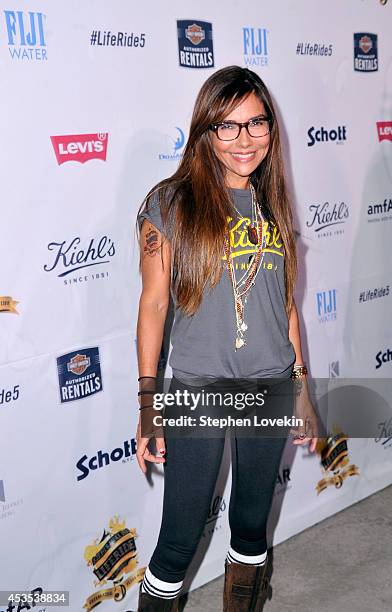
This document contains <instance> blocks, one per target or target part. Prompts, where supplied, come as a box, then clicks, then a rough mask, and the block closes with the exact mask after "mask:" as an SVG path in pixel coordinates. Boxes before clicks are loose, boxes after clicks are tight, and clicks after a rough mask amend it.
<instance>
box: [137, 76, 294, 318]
mask: <svg viewBox="0 0 392 612" xmlns="http://www.w3.org/2000/svg"><path fill="white" fill-rule="evenodd" d="M251 93H254V94H255V95H256V96H257V97H258V98H259V100H260V101H261V102H262V103H263V104H264V107H265V109H266V112H267V115H268V118H269V120H270V125H271V129H270V144H269V149H268V152H267V155H266V157H265V158H264V159H263V161H262V162H261V163H260V165H259V166H258V167H257V169H256V170H255V171H254V173H253V174H252V176H251V177H250V180H251V181H252V184H253V186H254V187H255V189H256V193H257V199H258V202H260V203H263V205H264V209H265V207H267V209H268V211H269V214H270V217H271V218H272V219H273V220H274V222H275V223H276V225H277V227H278V229H279V231H280V234H281V238H282V242H283V248H284V253H285V258H284V259H285V285H286V311H287V315H288V316H289V314H290V311H291V306H292V303H293V291H294V285H295V281H296V274H297V257H296V249H295V238H294V230H293V216H292V211H291V207H290V203H289V200H288V196H287V189H286V182H285V177H284V167H283V159H282V153H281V145H280V137H279V126H278V121H277V117H276V114H275V110H274V106H273V103H272V99H271V96H270V94H269V92H268V89H267V87H266V86H265V84H264V82H263V81H262V80H261V79H260V77H259V76H258V75H257V74H256V73H255V72H253V71H251V70H249V69H247V68H241V67H239V66H228V67H226V68H222V69H221V70H218V71H217V72H215V73H214V74H212V75H211V76H210V77H209V79H207V81H206V82H205V83H204V84H203V86H202V88H201V89H200V92H199V94H198V96H197V99H196V102H195V107H194V110H193V115H192V121H191V126H190V130H189V138H188V142H187V144H186V146H185V149H184V153H183V157H182V160H181V163H180V164H179V167H178V169H177V171H176V172H175V173H174V174H173V175H172V176H171V177H170V178H167V179H164V180H163V181H161V182H160V183H158V185H156V186H155V187H154V188H153V189H151V191H150V192H149V193H148V194H147V196H146V198H145V200H144V202H143V203H142V205H141V207H140V209H139V211H138V212H141V211H142V210H143V209H144V207H146V209H147V210H148V206H149V203H150V201H151V197H152V196H153V194H155V197H158V202H159V206H160V211H161V215H162V219H163V222H164V223H166V222H167V220H168V218H169V215H171V214H172V213H174V217H172V219H173V218H174V219H175V222H174V223H173V227H172V235H171V249H172V261H171V279H172V283H173V291H174V295H175V298H176V302H177V303H176V305H177V307H179V308H181V309H182V310H183V311H184V312H185V313H186V314H188V315H192V314H194V313H195V312H196V311H197V309H198V308H199V306H200V303H201V301H202V297H203V292H204V290H205V289H206V287H207V285H209V286H210V287H211V288H212V287H215V286H216V284H217V283H218V282H219V280H220V278H221V274H222V270H223V267H222V266H221V265H219V261H220V260H221V257H222V253H223V251H222V249H223V240H224V235H225V232H226V231H227V216H232V215H233V202H232V200H231V196H230V193H229V190H228V188H227V186H226V185H225V171H224V167H223V165H222V163H221V162H220V161H219V159H218V158H217V156H216V155H215V153H214V150H213V146H212V142H211V132H210V130H209V126H210V125H211V124H212V123H216V122H219V121H222V120H224V119H225V117H227V115H228V114H229V113H230V112H231V111H232V110H234V109H235V108H236V107H237V106H238V104H239V103H240V102H241V101H243V100H244V99H245V98H246V97H247V96H248V95H249V94H251Z"/></svg>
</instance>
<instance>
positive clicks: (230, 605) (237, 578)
mask: <svg viewBox="0 0 392 612" xmlns="http://www.w3.org/2000/svg"><path fill="white" fill-rule="evenodd" d="M266 569H267V559H266V561H265V563H264V564H263V565H260V566H254V565H253V566H252V565H243V564H242V563H227V561H226V562H225V585H224V590H223V612H261V611H262V609H263V605H264V602H265V597H266V594H267V591H268V584H269V581H268V578H267V577H266V575H265V574H266Z"/></svg>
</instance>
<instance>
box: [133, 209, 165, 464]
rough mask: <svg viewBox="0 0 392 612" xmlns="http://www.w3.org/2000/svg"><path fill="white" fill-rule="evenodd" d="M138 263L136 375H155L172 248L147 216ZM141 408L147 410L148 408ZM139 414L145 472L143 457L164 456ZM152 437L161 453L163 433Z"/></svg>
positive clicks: (156, 460)
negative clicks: (144, 431) (150, 445)
mask: <svg viewBox="0 0 392 612" xmlns="http://www.w3.org/2000/svg"><path fill="white" fill-rule="evenodd" d="M140 264H141V275H142V293H141V296H140V301H139V315H138V321H137V354H138V368H139V377H141V376H156V375H157V368H158V360H159V355H160V351H161V346H162V340H163V331H164V326H165V321H166V315H167V310H168V306H169V300H170V264H171V248H170V241H169V240H167V239H166V238H165V237H164V236H163V235H162V234H161V232H160V231H159V230H158V229H157V228H156V227H155V226H154V225H153V224H152V223H150V221H149V220H148V219H145V220H144V221H143V225H142V227H141V231H140ZM142 410H143V409H142ZM142 410H141V411H140V412H142ZM144 410H146V411H148V408H145V409H144ZM150 413H151V411H150ZM145 414H146V413H145ZM157 414H159V413H157ZM141 418H142V417H141V415H140V418H139V425H138V433H137V453H136V456H137V460H138V463H139V466H140V468H141V470H142V471H143V472H144V473H145V472H146V464H145V461H152V462H154V463H163V462H164V461H165V459H164V457H162V456H161V457H157V456H155V455H154V454H152V453H151V452H150V450H149V449H148V441H149V438H148V437H142V435H141V434H142V431H141V429H142V428H141ZM155 441H156V446H157V450H158V451H159V452H160V454H161V455H163V454H164V452H165V441H164V438H163V436H162V437H156V439H155ZM162 451H163V452H162Z"/></svg>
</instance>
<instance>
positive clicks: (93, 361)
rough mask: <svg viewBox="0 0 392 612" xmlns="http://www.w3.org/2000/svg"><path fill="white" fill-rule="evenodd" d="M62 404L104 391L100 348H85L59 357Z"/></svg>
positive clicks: (58, 366) (58, 368)
mask: <svg viewBox="0 0 392 612" xmlns="http://www.w3.org/2000/svg"><path fill="white" fill-rule="evenodd" d="M57 373H58V379H59V388H60V400H61V403H65V402H72V401H74V400H79V399H83V398H85V397H89V396H90V395H94V394H95V393H98V392H99V391H102V390H103V387H102V374H101V363H100V357H99V348H98V347H97V346H94V347H92V348H85V349H82V350H78V351H73V352H72V353H66V354H65V355H60V357H57Z"/></svg>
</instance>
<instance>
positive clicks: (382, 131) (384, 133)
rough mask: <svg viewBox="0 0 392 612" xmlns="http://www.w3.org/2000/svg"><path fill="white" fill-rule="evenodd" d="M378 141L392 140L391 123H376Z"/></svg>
mask: <svg viewBox="0 0 392 612" xmlns="http://www.w3.org/2000/svg"><path fill="white" fill-rule="evenodd" d="M377 132H378V140H379V141H380V142H381V141H382V140H392V121H377Z"/></svg>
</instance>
